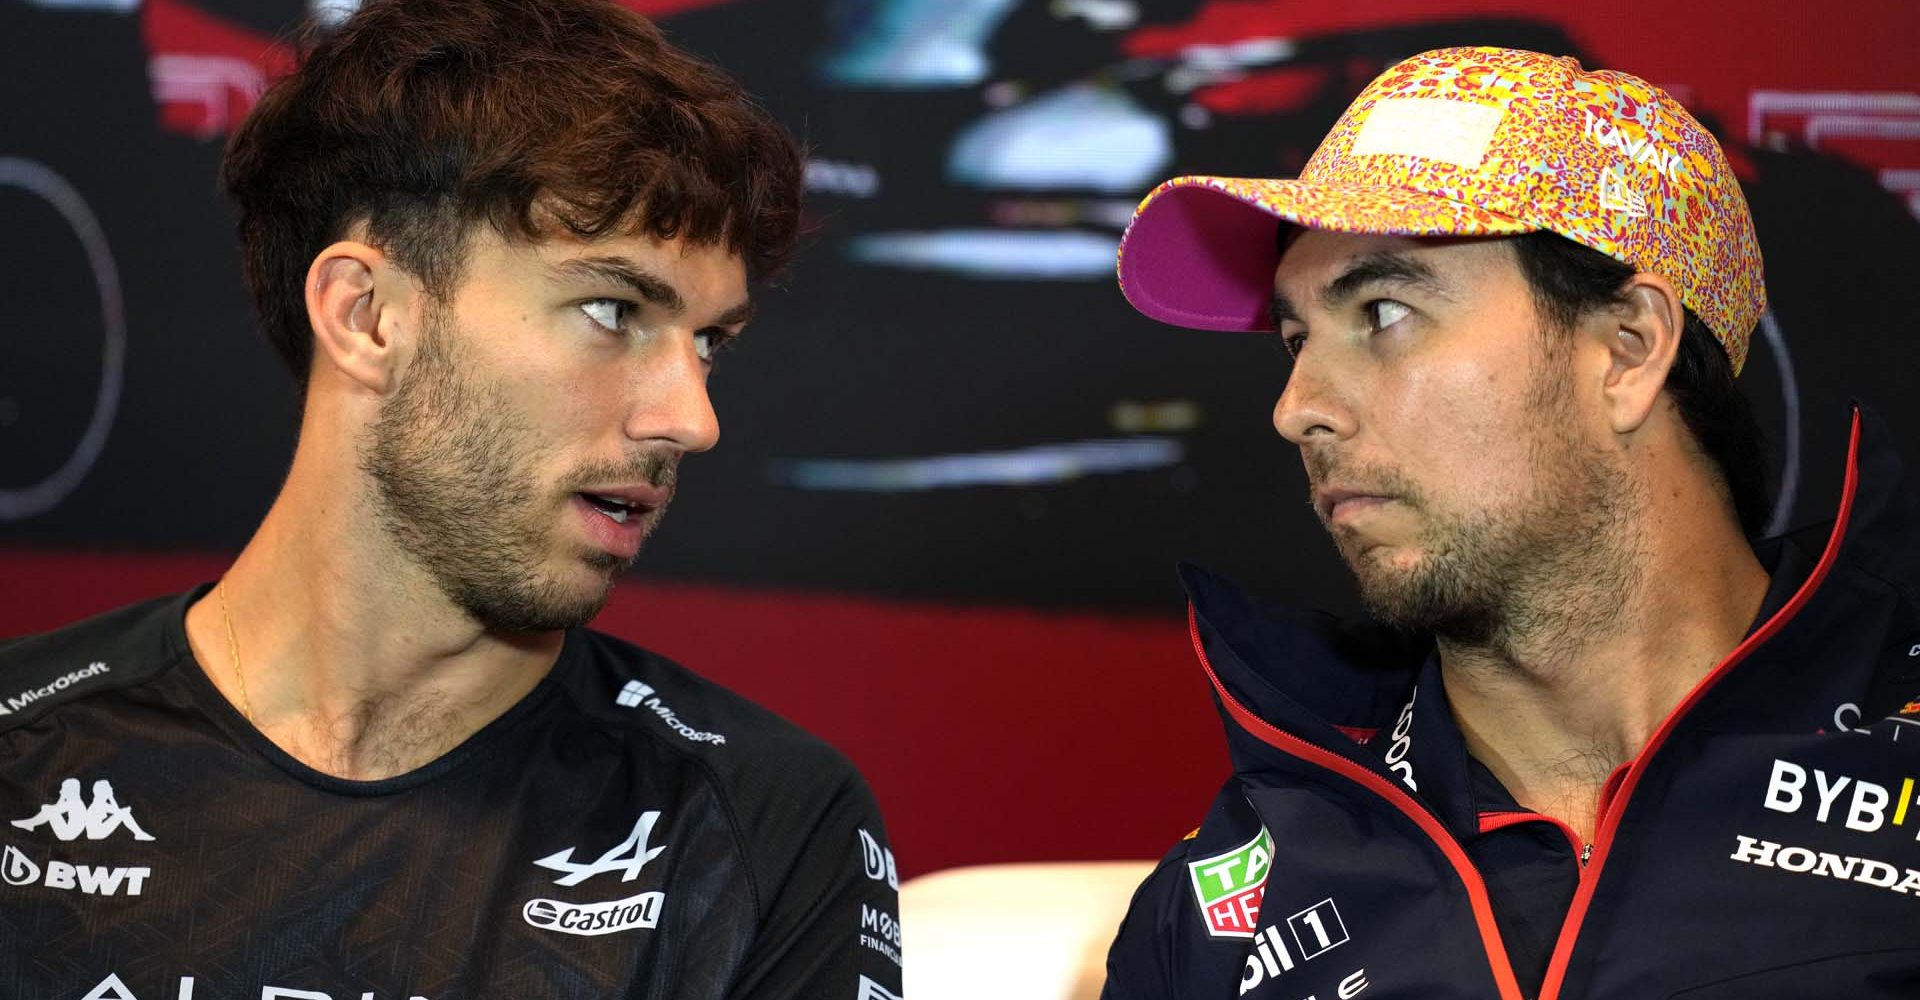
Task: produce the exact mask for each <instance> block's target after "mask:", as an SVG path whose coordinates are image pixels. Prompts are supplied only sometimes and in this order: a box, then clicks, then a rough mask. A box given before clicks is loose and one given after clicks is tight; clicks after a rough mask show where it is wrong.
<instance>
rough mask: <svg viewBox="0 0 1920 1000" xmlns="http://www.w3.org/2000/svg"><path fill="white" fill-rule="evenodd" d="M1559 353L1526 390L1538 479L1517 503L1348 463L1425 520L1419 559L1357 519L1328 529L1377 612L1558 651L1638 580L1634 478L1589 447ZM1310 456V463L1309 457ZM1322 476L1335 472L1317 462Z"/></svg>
mask: <svg viewBox="0 0 1920 1000" xmlns="http://www.w3.org/2000/svg"><path fill="white" fill-rule="evenodd" d="M1555 360H1556V359H1553V358H1551V357H1549V358H1546V359H1544V360H1543V361H1542V363H1541V364H1540V366H1539V367H1538V368H1537V369H1536V371H1535V374H1534V378H1533V383H1534V384H1533V386H1532V388H1531V389H1530V391H1529V393H1528V401H1527V409H1528V412H1529V419H1528V420H1527V422H1526V423H1527V431H1526V433H1527V435H1528V461H1529V464H1530V466H1531V468H1532V469H1533V471H1534V474H1533V477H1532V484H1531V489H1529V490H1528V491H1527V492H1526V493H1525V495H1523V496H1521V497H1519V498H1517V500H1516V501H1514V502H1511V503H1505V504H1486V505H1483V506H1481V507H1480V508H1479V509H1477V510H1474V511H1471V512H1466V513H1456V512H1452V511H1447V510H1443V509H1441V508H1439V507H1437V506H1435V505H1434V504H1433V503H1431V502H1430V501H1429V500H1428V499H1427V498H1426V497H1424V496H1423V495H1422V494H1421V493H1420V491H1419V490H1418V489H1417V488H1416V487H1415V486H1414V485H1413V484H1411V483H1408V482H1406V481H1404V480H1402V479H1400V478H1399V477H1397V476H1396V475H1394V474H1393V473H1392V472H1391V471H1390V470H1377V469H1342V470H1341V472H1342V474H1343V475H1345V476H1349V477H1354V480H1355V481H1359V482H1366V483H1369V484H1371V485H1372V486H1373V487H1374V488H1380V489H1382V491H1383V492H1388V493H1391V494H1392V495H1393V496H1395V497H1396V499H1397V500H1399V501H1400V502H1401V503H1403V504H1405V505H1407V506H1408V507H1409V508H1410V509H1411V511H1412V513H1414V514H1415V516H1417V517H1419V518H1420V519H1421V521H1422V522H1423V528H1422V530H1421V531H1420V534H1419V536H1418V538H1416V539H1415V541H1414V543H1413V547H1414V548H1415V549H1416V551H1418V553H1419V555H1418V556H1417V557H1416V561H1415V562H1414V563H1413V564H1412V565H1410V566H1409V565H1394V564H1392V563H1390V562H1388V558H1389V555H1388V550H1387V549H1385V548H1384V547H1372V546H1371V543H1370V542H1368V540H1366V539H1365V538H1364V537H1362V536H1361V535H1359V534H1358V533H1357V532H1355V531H1352V530H1350V529H1344V528H1343V529H1333V532H1332V533H1333V537H1334V542H1335V544H1336V546H1337V547H1338V548H1339V550H1340V554H1341V556H1342V557H1343V558H1344V559H1345V561H1346V563H1347V567H1348V569H1349V570H1351V571H1352V573H1353V575H1354V579H1355V582H1356V583H1357V585H1358V587H1359V591H1360V596H1361V599H1362V601H1363V602H1364V603H1365V605H1366V607H1367V609H1368V611H1369V612H1371V613H1372V614H1373V615H1374V616H1375V617H1376V618H1379V619H1381V620H1382V621H1385V622H1387V623H1389V624H1393V625H1396V626H1399V627H1401V628H1405V629H1408V630H1413V631H1420V632H1427V633H1430V634H1432V635H1433V636H1434V637H1435V638H1436V639H1438V640H1439V641H1440V642H1442V643H1443V644H1449V645H1454V646H1457V647H1472V648H1478V649H1482V650H1485V651H1487V652H1489V653H1492V654H1494V655H1495V656H1497V657H1499V658H1501V659H1507V660H1513V659H1519V658H1525V659H1528V660H1535V661H1538V660H1544V659H1552V658H1554V657H1556V656H1559V655H1561V654H1564V653H1567V652H1568V651H1571V650H1574V649H1577V648H1578V647H1579V646H1580V645H1581V644H1583V643H1584V642H1585V641H1586V640H1587V639H1589V638H1591V637H1593V636H1595V635H1598V634H1600V633H1603V632H1604V631H1605V630H1606V629H1607V627H1608V626H1609V624H1610V623H1611V622H1613V621H1614V620H1615V619H1616V618H1617V617H1618V615H1619V614H1620V612H1621V609H1622V606H1623V604H1624V603H1625V601H1626V600H1627V598H1628V597H1629V595H1630V594H1631V592H1632V590H1633V588H1634V587H1635V586H1636V585H1637V582H1638V576H1637V574H1636V573H1635V565H1636V559H1635V556H1634V551H1635V550H1634V547H1633V543H1632V534H1631V532H1630V530H1629V521H1630V520H1631V517H1632V513H1631V512H1632V511H1633V510H1634V509H1635V504H1634V502H1633V501H1634V499H1635V498H1634V496H1633V486H1632V485H1631V484H1632V479H1631V477H1630V476H1628V475H1627V474H1626V470H1625V469H1624V468H1622V467H1621V463H1620V461H1619V460H1618V458H1617V457H1615V456H1612V455H1609V454H1604V453H1599V452H1596V451H1592V450H1587V449H1582V448H1581V447H1580V446H1579V445H1578V444H1577V442H1578V441H1579V437H1578V436H1577V435H1576V434H1574V433H1573V430H1574V428H1573V424H1572V415H1571V408H1570V406H1569V405H1568V401H1567V399H1566V396H1565V393H1564V391H1563V390H1564V387H1565V384H1566V383H1565V381H1564V378H1562V377H1557V376H1558V372H1556V371H1555V370H1554V369H1556V368H1557V367H1559V366H1558V365H1556V364H1555V363H1554V362H1555ZM1310 464H1313V463H1312V462H1311V461H1310ZM1311 471H1312V472H1313V473H1314V476H1315V478H1316V479H1320V478H1321V477H1322V476H1323V475H1324V474H1326V473H1328V472H1330V471H1331V469H1329V468H1326V467H1314V468H1312V469H1311Z"/></svg>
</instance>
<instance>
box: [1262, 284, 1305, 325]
mask: <svg viewBox="0 0 1920 1000" xmlns="http://www.w3.org/2000/svg"><path fill="white" fill-rule="evenodd" d="M1289 320H1291V321H1293V322H1295V323H1298V322H1300V310H1298V309H1295V308H1294V307H1293V303H1292V302H1291V301H1290V300H1288V298H1287V297H1286V296H1284V295H1282V294H1280V292H1279V291H1278V290H1275V291H1274V293H1273V301H1272V302H1271V303H1269V304H1268V305H1267V321H1268V322H1269V323H1272V324H1273V328H1274V329H1275V330H1278V329H1280V324H1282V323H1285V322H1287V321H1289Z"/></svg>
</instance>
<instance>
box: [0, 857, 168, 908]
mask: <svg viewBox="0 0 1920 1000" xmlns="http://www.w3.org/2000/svg"><path fill="white" fill-rule="evenodd" d="M152 874H153V869H151V868H108V867H105V866H100V865H73V864H68V863H67V862H65V861H49V862H47V866H46V868H45V869H44V871H43V870H42V869H41V867H40V866H39V865H37V864H35V863H34V862H33V860H32V859H31V858H28V857H27V856H26V855H25V854H22V853H20V849H19V848H17V847H14V846H13V845H12V844H8V845H7V849H6V852H5V853H4V854H0V879H5V880H6V883H7V884H8V885H18V886H27V885H42V886H46V887H47V888H49V889H65V890H67V891H69V892H71V891H72V890H74V889H78V890H80V891H81V892H83V893H85V894H86V895H89V896H118V895H119V894H120V890H121V889H122V888H123V887H124V888H125V889H126V893H127V895H129V896H138V895H140V890H141V889H142V888H144V887H145V886H146V884H147V878H148V876H150V875H152Z"/></svg>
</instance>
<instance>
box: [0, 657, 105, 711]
mask: <svg viewBox="0 0 1920 1000" xmlns="http://www.w3.org/2000/svg"><path fill="white" fill-rule="evenodd" d="M111 671H112V668H111V667H109V666H107V665H106V664H105V663H102V662H100V661H99V660H95V661H93V662H92V663H89V664H87V665H86V666H84V667H81V668H80V669H78V670H69V671H67V672H66V673H64V674H61V675H60V676H58V677H56V678H54V679H53V680H52V682H50V683H47V684H43V685H41V686H39V687H36V688H28V689H26V690H25V691H22V692H20V693H19V694H16V695H13V696H12V697H10V698H7V699H5V700H4V701H0V715H12V714H13V713H15V712H18V711H20V710H21V709H24V708H26V707H27V706H28V705H31V704H33V703H34V702H36V701H39V700H40V699H42V698H45V697H47V696H48V695H50V694H57V693H58V692H61V691H65V690H66V689H67V688H70V687H72V686H73V685H75V684H78V683H80V682H81V681H85V680H92V679H93V678H95V677H98V676H100V675H101V674H105V673H110V672H111Z"/></svg>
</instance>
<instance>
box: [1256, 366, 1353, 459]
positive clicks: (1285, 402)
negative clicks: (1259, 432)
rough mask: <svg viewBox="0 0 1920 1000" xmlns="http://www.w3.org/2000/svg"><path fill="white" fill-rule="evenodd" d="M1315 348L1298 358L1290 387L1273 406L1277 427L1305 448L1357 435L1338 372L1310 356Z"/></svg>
mask: <svg viewBox="0 0 1920 1000" xmlns="http://www.w3.org/2000/svg"><path fill="white" fill-rule="evenodd" d="M1310 350H1312V348H1311V347H1309V348H1307V349H1305V350H1302V351H1301V353H1300V357H1299V358H1297V359H1295V361H1294V366H1293V373H1292V375H1290V376H1289V377H1288V378H1287V387H1286V389H1285V390H1284V391H1282V392H1281V393H1280V400H1279V402H1277V403H1275V404H1274V407H1273V427H1274V429H1275V430H1277V431H1279V432H1280V436H1281V437H1283V438H1286V439H1287V440H1288V441H1291V442H1293V443H1294V444H1295V445H1298V446H1300V447H1302V448H1304V447H1307V446H1308V445H1309V444H1312V443H1325V442H1326V441H1327V440H1328V439H1333V440H1339V439H1344V438H1347V437H1351V436H1352V435H1353V431H1354V427H1355V422H1354V417H1353V411H1352V408H1351V407H1350V406H1348V405H1347V404H1346V402H1345V401H1344V399H1343V398H1342V393H1341V391H1340V388H1339V385H1338V383H1337V382H1336V381H1335V379H1334V377H1333V375H1334V373H1333V372H1332V371H1331V370H1330V369H1329V367H1328V366H1327V365H1326V364H1323V363H1321V362H1320V361H1319V359H1318V358H1317V357H1309V355H1308V351H1310Z"/></svg>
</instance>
